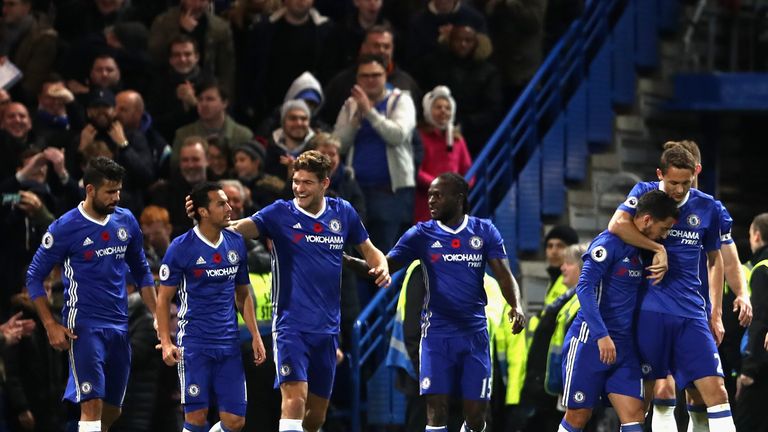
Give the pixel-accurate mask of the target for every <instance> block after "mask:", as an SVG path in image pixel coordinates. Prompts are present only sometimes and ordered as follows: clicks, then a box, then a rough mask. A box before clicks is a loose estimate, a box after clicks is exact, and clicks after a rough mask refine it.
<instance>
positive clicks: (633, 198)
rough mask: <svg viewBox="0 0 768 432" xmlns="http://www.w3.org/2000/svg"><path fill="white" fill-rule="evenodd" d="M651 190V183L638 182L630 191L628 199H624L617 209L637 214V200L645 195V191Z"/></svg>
mask: <svg viewBox="0 0 768 432" xmlns="http://www.w3.org/2000/svg"><path fill="white" fill-rule="evenodd" d="M649 190H650V187H649V183H638V184H636V185H635V186H634V187H633V188H632V190H631V191H629V194H628V195H627V199H626V200H624V202H623V203H621V204H619V207H618V208H617V209H616V210H621V211H625V212H627V213H629V214H630V215H632V216H635V212H636V211H637V201H638V200H639V199H640V197H641V196H643V194H644V193H646V192H648V191H649Z"/></svg>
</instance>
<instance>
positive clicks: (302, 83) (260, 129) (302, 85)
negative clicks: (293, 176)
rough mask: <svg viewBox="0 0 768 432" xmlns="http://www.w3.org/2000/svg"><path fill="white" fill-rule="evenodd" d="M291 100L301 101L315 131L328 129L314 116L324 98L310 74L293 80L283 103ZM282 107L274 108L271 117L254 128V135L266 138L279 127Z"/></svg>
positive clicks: (320, 87) (317, 82)
mask: <svg viewBox="0 0 768 432" xmlns="http://www.w3.org/2000/svg"><path fill="white" fill-rule="evenodd" d="M293 99H301V100H303V101H304V103H306V104H307V106H308V107H309V112H310V119H309V120H310V125H311V127H312V129H315V130H328V129H329V128H330V127H329V126H328V124H326V123H324V122H322V121H321V120H320V119H319V118H318V117H317V116H316V114H317V113H318V111H320V108H321V107H322V106H323V102H324V100H325V97H324V95H323V87H322V86H321V85H320V82H319V81H317V78H315V76H314V75H312V73H311V72H308V71H307V72H304V73H303V74H301V75H299V77H298V78H296V79H295V80H293V83H291V86H290V87H289V88H288V91H287V92H286V93H285V99H283V103H286V102H288V101H289V100H293ZM282 108H283V106H282V105H280V107H279V108H276V109H275V110H274V112H273V113H272V115H271V116H269V117H267V118H266V119H264V121H263V122H261V124H259V126H257V127H256V129H255V130H254V133H255V134H256V135H259V136H268V135H269V134H270V133H271V132H272V131H274V130H275V129H277V128H279V127H280V124H281V121H280V111H281V110H282Z"/></svg>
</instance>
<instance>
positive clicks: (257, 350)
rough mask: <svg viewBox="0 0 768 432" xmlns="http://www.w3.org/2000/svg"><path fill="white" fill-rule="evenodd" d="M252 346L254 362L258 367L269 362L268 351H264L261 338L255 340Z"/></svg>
mask: <svg viewBox="0 0 768 432" xmlns="http://www.w3.org/2000/svg"><path fill="white" fill-rule="evenodd" d="M251 346H252V347H253V362H254V363H256V366H258V365H260V364H262V363H264V362H265V361H266V360H267V351H266V350H265V349H264V342H262V341H261V336H258V337H255V338H253V340H252V341H251Z"/></svg>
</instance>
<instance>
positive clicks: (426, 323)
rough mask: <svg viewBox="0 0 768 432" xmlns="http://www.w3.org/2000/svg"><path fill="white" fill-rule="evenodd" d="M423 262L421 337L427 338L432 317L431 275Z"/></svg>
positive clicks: (422, 261)
mask: <svg viewBox="0 0 768 432" xmlns="http://www.w3.org/2000/svg"><path fill="white" fill-rule="evenodd" d="M419 261H420V262H421V269H422V272H421V273H422V277H423V278H424V322H423V323H421V337H426V336H427V330H429V324H430V323H429V319H430V318H431V317H432V312H430V310H429V298H430V295H429V275H428V274H427V266H426V265H425V263H424V260H419Z"/></svg>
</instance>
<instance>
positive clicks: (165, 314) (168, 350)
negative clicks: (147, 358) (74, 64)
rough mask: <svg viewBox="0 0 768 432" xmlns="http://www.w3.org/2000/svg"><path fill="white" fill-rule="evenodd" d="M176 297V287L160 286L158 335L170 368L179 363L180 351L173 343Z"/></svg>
mask: <svg viewBox="0 0 768 432" xmlns="http://www.w3.org/2000/svg"><path fill="white" fill-rule="evenodd" d="M162 271H163V270H162V269H161V272H162ZM174 295H176V287H174V286H168V285H160V288H158V292H157V334H158V336H159V337H160V349H161V350H162V353H163V361H164V362H165V364H167V365H168V366H173V365H175V364H176V363H178V362H179V359H180V358H181V355H180V353H179V349H178V348H177V347H176V345H175V344H174V343H173V342H172V341H171V324H170V323H171V301H172V300H173V296H174Z"/></svg>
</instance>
